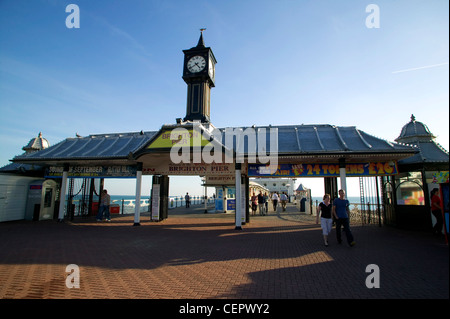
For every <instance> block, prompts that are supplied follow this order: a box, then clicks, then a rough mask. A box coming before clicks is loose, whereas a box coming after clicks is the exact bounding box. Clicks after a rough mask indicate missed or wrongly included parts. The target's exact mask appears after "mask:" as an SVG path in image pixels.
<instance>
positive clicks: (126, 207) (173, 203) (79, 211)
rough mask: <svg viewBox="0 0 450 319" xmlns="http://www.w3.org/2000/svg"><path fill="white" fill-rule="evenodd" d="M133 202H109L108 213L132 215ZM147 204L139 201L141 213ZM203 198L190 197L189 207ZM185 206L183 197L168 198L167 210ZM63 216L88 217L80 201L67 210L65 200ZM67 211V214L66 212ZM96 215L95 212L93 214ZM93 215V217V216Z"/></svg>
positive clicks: (212, 201) (146, 200)
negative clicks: (116, 210)
mask: <svg viewBox="0 0 450 319" xmlns="http://www.w3.org/2000/svg"><path fill="white" fill-rule="evenodd" d="M207 200H208V202H207V204H213V203H214V198H213V197H208V199H207ZM135 202H136V200H134V199H116V200H112V201H111V206H110V212H111V213H113V211H114V209H115V208H116V207H117V208H118V213H119V214H134V210H135V207H136V205H135ZM149 202H150V199H148V198H147V199H141V204H140V209H139V211H140V212H141V213H145V212H148V211H149ZM204 203H205V201H204V196H191V205H201V204H204ZM184 206H186V201H185V199H184V196H175V197H170V198H169V209H172V208H177V207H184ZM64 208H65V215H66V216H67V215H69V217H70V218H71V217H86V216H88V206H87V204H86V203H84V202H83V201H81V200H78V199H73V200H72V205H71V207H70V208H69V209H68V200H66V205H65V206H64ZM67 211H68V212H67ZM95 214H96V212H95ZM95 214H94V215H95Z"/></svg>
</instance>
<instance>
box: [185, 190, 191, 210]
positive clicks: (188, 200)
mask: <svg viewBox="0 0 450 319" xmlns="http://www.w3.org/2000/svg"><path fill="white" fill-rule="evenodd" d="M184 201H185V202H186V208H189V207H190V206H191V196H189V193H186V195H185V196H184Z"/></svg>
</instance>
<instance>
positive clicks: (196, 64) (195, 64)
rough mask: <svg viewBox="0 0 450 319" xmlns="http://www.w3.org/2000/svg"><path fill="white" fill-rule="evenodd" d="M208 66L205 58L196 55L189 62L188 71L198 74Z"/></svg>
mask: <svg viewBox="0 0 450 319" xmlns="http://www.w3.org/2000/svg"><path fill="white" fill-rule="evenodd" d="M205 66H206V60H205V58H204V57H202V56H200V55H196V56H194V57H192V58H190V59H189V61H188V62H187V69H188V70H189V71H190V72H191V73H197V72H200V71H201V70H203V69H204V68H205Z"/></svg>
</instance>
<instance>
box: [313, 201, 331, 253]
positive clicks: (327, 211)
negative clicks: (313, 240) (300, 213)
mask: <svg viewBox="0 0 450 319" xmlns="http://www.w3.org/2000/svg"><path fill="white" fill-rule="evenodd" d="M331 207H332V205H331V202H330V195H329V194H325V195H324V196H323V202H321V203H320V204H319V206H318V207H317V216H316V224H318V223H319V214H320V225H321V227H322V233H323V240H324V243H325V246H326V247H328V234H329V233H330V232H331V227H332V225H333V219H332V218H331Z"/></svg>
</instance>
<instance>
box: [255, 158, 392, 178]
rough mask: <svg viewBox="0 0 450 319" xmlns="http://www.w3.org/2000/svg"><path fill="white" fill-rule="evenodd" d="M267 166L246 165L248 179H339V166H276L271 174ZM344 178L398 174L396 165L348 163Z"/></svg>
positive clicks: (386, 163) (332, 164)
mask: <svg viewBox="0 0 450 319" xmlns="http://www.w3.org/2000/svg"><path fill="white" fill-rule="evenodd" d="M271 168H272V167H270V166H269V165H261V164H248V176H249V177H339V164H337V163H330V164H325V163H317V164H278V165H277V167H276V171H275V172H274V173H273V174H271ZM272 171H273V170H272ZM345 173H346V176H349V177H351V176H385V175H396V174H398V170H397V163H396V162H394V161H392V162H371V163H348V164H346V165H345Z"/></svg>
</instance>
